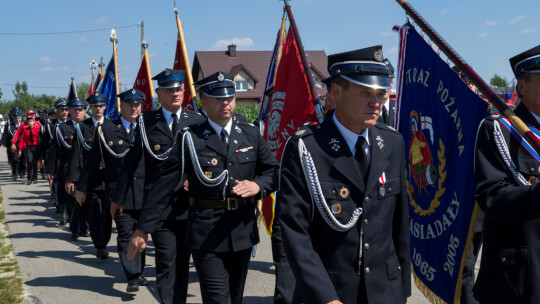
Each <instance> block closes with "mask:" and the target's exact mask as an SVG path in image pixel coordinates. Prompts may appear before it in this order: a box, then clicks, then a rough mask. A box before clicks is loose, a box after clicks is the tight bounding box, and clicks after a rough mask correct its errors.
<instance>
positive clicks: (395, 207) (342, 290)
mask: <svg viewBox="0 0 540 304" xmlns="http://www.w3.org/2000/svg"><path fill="white" fill-rule="evenodd" d="M369 137H370V147H371V161H370V169H369V173H368V177H367V182H366V183H365V185H364V181H363V179H362V177H361V175H360V171H359V169H358V165H357V161H356V160H355V159H354V158H353V155H352V153H351V151H350V149H349V147H348V146H347V143H346V141H345V139H344V138H343V137H342V135H341V133H340V132H339V130H338V129H337V127H336V125H335V124H334V122H333V120H332V115H327V118H326V119H325V121H324V122H323V123H322V124H321V125H318V124H312V125H309V126H307V125H305V126H303V127H302V128H301V129H299V131H297V132H296V133H295V135H293V136H292V137H291V138H290V139H289V141H288V143H287V145H286V147H285V151H284V153H283V157H282V162H281V174H280V192H279V193H278V199H277V203H276V205H277V213H278V218H279V223H280V224H281V231H282V236H283V242H284V246H285V250H286V253H287V257H288V260H289V262H290V264H291V268H292V270H293V272H294V274H295V277H296V278H297V281H296V282H297V285H296V291H295V299H296V301H297V302H301V301H303V302H304V303H327V302H329V301H331V300H336V299H339V300H340V301H341V302H343V303H347V304H351V303H359V302H358V301H359V299H358V294H359V292H361V289H360V286H361V285H360V284H363V283H362V281H361V276H359V275H358V274H359V271H360V268H359V252H360V246H362V248H363V261H362V266H361V267H362V270H363V272H364V277H365V286H366V290H367V299H368V301H369V303H370V304H376V303H381V304H389V303H399V304H403V303H405V301H406V297H408V296H409V295H410V294H411V281H410V280H411V272H410V258H409V255H410V252H409V228H408V218H409V215H408V200H407V193H406V190H405V180H404V178H405V177H404V166H405V154H404V144H403V138H402V137H401V135H400V134H399V133H397V132H395V131H394V130H393V129H390V128H389V127H388V126H387V125H384V124H379V123H377V124H376V126H375V127H373V128H371V129H369ZM300 138H302V140H303V141H304V143H305V146H306V147H307V150H308V151H309V152H310V153H311V156H312V158H313V161H314V164H315V167H316V169H317V173H318V178H319V181H320V185H321V188H322V192H323V195H324V198H325V200H326V203H327V204H328V207H329V208H330V209H331V210H332V209H333V205H334V207H335V206H338V205H337V204H339V206H340V207H341V208H338V207H336V208H334V211H336V210H337V211H336V213H335V217H336V219H337V220H338V221H339V222H341V223H342V224H346V223H347V222H348V221H349V219H350V218H351V216H352V212H353V210H354V209H356V208H358V207H362V208H363V215H362V217H360V219H359V221H358V222H357V223H356V225H355V226H353V227H352V228H351V229H350V230H348V231H345V232H338V231H335V230H334V229H332V228H331V227H330V226H329V225H328V224H327V223H326V222H325V221H324V219H323V218H322V216H321V213H320V212H319V211H318V209H317V207H316V206H315V205H314V204H313V203H312V199H311V196H310V193H309V190H308V189H309V188H308V185H307V183H306V180H305V176H304V172H303V170H302V166H301V164H300V158H299V154H298V142H299V139H300ZM383 172H384V174H385V176H386V183H385V184H381V183H380V182H379V181H378V180H379V177H380V176H381V175H382V174H383ZM362 227H363V229H364V234H363V243H362V244H360V233H361V228H362Z"/></svg>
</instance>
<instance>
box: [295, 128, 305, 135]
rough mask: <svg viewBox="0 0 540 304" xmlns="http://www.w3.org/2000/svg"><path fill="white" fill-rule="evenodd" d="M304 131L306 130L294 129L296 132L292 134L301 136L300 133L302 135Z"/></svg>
mask: <svg viewBox="0 0 540 304" xmlns="http://www.w3.org/2000/svg"><path fill="white" fill-rule="evenodd" d="M304 133H306V130H303V129H300V130H298V131H296V133H294V134H296V135H298V136H302V135H304Z"/></svg>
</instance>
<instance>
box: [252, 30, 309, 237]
mask: <svg viewBox="0 0 540 304" xmlns="http://www.w3.org/2000/svg"><path fill="white" fill-rule="evenodd" d="M309 72H311V71H309ZM316 118H317V116H316V114H315V108H314V106H313V100H312V98H311V94H310V92H309V84H308V81H307V78H306V74H305V72H304V68H303V66H302V59H301V57H300V54H299V52H298V47H297V45H296V40H295V39H294V35H293V31H292V30H291V29H289V32H288V34H287V39H286V41H285V47H284V48H283V55H282V57H281V60H280V62H279V65H278V70H277V74H276V80H275V86H274V90H273V92H272V97H271V100H270V112H269V114H268V117H267V120H266V125H265V128H264V134H263V135H264V139H265V140H266V141H267V142H268V145H269V146H270V149H271V150H272V153H274V155H275V156H276V158H277V160H278V161H281V154H282V153H283V148H285V143H286V142H287V139H289V137H290V136H291V135H293V134H294V132H296V130H297V129H298V128H299V127H300V126H301V125H302V124H304V123H305V122H307V121H310V120H315V119H316ZM274 200H275V198H274V195H273V194H272V195H271V196H267V197H265V198H264V199H263V203H262V213H263V218H264V222H265V225H266V229H267V231H268V232H269V234H270V235H271V233H272V228H271V227H272V222H273V220H274Z"/></svg>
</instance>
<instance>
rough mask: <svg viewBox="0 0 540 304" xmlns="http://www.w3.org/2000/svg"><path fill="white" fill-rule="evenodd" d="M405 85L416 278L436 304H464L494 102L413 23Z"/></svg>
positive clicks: (405, 53) (399, 108) (405, 40)
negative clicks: (481, 161) (479, 166)
mask: <svg viewBox="0 0 540 304" xmlns="http://www.w3.org/2000/svg"><path fill="white" fill-rule="evenodd" d="M397 85H398V96H397V105H396V119H397V121H396V126H397V127H398V129H399V131H400V132H401V134H402V135H403V138H404V139H405V155H406V160H407V166H406V176H407V179H406V188H407V194H408V197H409V216H410V218H409V230H410V236H411V264H412V272H413V276H414V281H415V284H416V285H417V286H418V288H419V289H420V290H421V291H422V292H423V293H424V295H425V296H426V297H427V298H428V299H429V300H430V301H431V302H432V303H459V301H460V294H461V272H462V270H463V266H464V264H465V261H466V260H467V257H468V253H469V247H470V244H471V239H472V236H473V233H474V227H475V223H476V216H477V213H478V206H477V204H475V199H474V189H475V182H474V166H473V165H474V150H475V140H476V132H477V129H478V126H479V124H480V122H481V121H482V119H483V118H484V117H485V116H486V115H487V114H488V113H487V106H488V104H487V102H486V101H484V100H483V99H481V98H480V97H479V96H478V95H477V94H476V93H475V92H473V91H472V90H471V89H470V88H469V87H468V85H467V84H466V83H465V82H463V80H461V78H460V77H459V75H458V74H457V73H456V72H455V71H454V70H452V68H451V67H450V66H449V65H448V64H447V63H446V62H445V61H444V60H443V59H442V58H441V57H440V56H439V55H438V54H437V53H436V52H435V51H434V50H433V48H432V47H431V46H430V45H429V44H428V43H427V42H426V41H425V40H424V39H423V38H422V37H421V36H420V35H419V34H418V32H417V31H416V30H415V29H414V27H413V26H412V25H411V24H410V23H407V24H406V25H404V26H403V27H402V28H401V29H400V47H399V62H398V82H397Z"/></svg>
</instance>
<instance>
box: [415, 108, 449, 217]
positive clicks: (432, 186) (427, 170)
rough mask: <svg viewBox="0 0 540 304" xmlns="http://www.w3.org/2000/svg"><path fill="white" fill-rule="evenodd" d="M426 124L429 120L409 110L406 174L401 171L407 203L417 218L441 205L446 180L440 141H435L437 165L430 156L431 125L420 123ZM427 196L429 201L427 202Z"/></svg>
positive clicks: (442, 149)
mask: <svg viewBox="0 0 540 304" xmlns="http://www.w3.org/2000/svg"><path fill="white" fill-rule="evenodd" d="M426 121H430V122H431V118H430V117H426V116H420V115H419V114H418V113H417V112H416V111H414V110H413V111H411V113H410V119H409V127H410V129H411V138H410V140H409V142H410V148H409V159H408V160H409V166H408V167H409V168H410V172H407V169H405V171H406V176H407V179H406V180H405V185H406V186H407V194H408V196H409V201H410V202H409V203H410V204H411V206H413V207H414V213H416V214H418V215H420V216H426V215H430V214H432V213H434V212H435V210H436V209H437V207H439V206H440V204H441V202H440V198H441V196H442V195H443V194H444V192H445V191H446V188H445V187H444V182H445V181H446V170H445V168H446V158H445V156H444V153H445V146H444V143H443V141H442V139H439V150H438V152H437V161H438V166H437V164H436V163H435V162H434V160H433V157H432V153H431V149H432V145H433V142H434V137H435V135H436V134H434V130H433V127H432V124H427V123H424V122H426ZM424 132H427V133H428V135H430V136H429V138H430V141H428V140H427V139H426V137H425V135H424ZM437 168H438V169H437ZM431 197H432V199H431V201H429V199H430V198H431ZM428 203H429V204H428Z"/></svg>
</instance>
